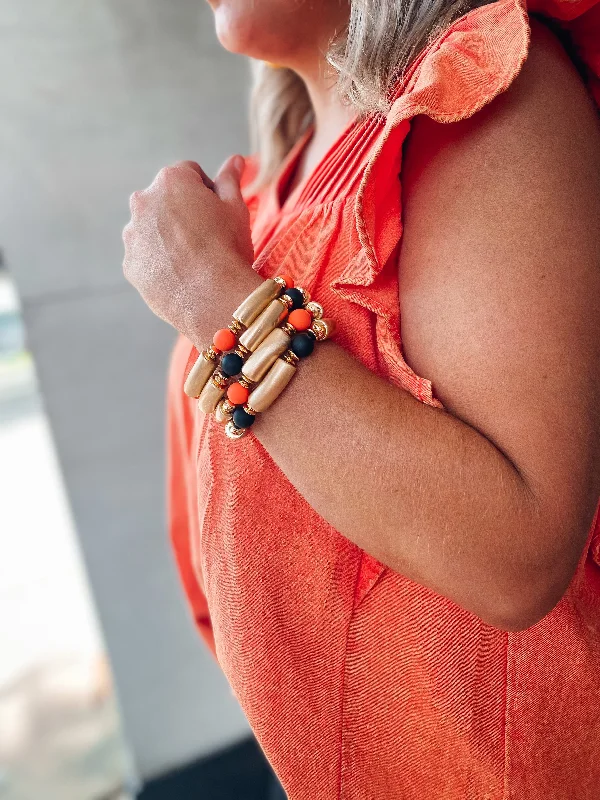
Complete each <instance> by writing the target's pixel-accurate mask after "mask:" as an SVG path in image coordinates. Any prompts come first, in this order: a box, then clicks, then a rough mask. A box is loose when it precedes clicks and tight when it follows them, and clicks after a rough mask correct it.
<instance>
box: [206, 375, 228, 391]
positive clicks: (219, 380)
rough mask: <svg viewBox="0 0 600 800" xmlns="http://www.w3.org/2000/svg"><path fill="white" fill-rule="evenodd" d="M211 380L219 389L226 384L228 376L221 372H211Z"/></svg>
mask: <svg viewBox="0 0 600 800" xmlns="http://www.w3.org/2000/svg"><path fill="white" fill-rule="evenodd" d="M210 379H211V381H212V383H213V384H214V386H216V387H217V388H219V389H224V388H225V387H226V386H227V383H228V381H229V378H227V377H226V376H225V375H223V373H222V372H213V374H212V375H211V378H210Z"/></svg>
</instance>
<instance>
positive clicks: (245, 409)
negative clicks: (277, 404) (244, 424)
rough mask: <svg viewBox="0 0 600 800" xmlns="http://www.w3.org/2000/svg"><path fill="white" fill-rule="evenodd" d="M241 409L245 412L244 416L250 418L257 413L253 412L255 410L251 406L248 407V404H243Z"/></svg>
mask: <svg viewBox="0 0 600 800" xmlns="http://www.w3.org/2000/svg"><path fill="white" fill-rule="evenodd" d="M242 408H243V409H244V411H245V412H246V414H252V416H255V415H256V413H257V412H256V411H255V410H254V409H253V408H252V406H249V405H248V403H244V405H243V406H242Z"/></svg>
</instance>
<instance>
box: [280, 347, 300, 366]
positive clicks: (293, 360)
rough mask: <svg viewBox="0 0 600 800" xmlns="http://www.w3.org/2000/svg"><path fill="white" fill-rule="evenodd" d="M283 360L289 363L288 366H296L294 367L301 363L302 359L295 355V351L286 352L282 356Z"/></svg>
mask: <svg viewBox="0 0 600 800" xmlns="http://www.w3.org/2000/svg"><path fill="white" fill-rule="evenodd" d="M281 358H282V359H283V360H284V361H287V363H288V364H294V365H296V364H297V363H298V362H299V361H300V359H299V358H298V356H297V355H296V353H294V351H293V350H286V351H285V353H284V354H283V355H282V356H281Z"/></svg>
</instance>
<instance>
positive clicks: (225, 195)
mask: <svg viewBox="0 0 600 800" xmlns="http://www.w3.org/2000/svg"><path fill="white" fill-rule="evenodd" d="M244 163H245V162H244V158H243V156H240V155H235V156H231V157H230V158H228V159H227V161H226V162H225V163H224V164H223V166H222V167H221V169H220V170H219V171H218V173H217V177H216V178H215V191H216V193H217V195H218V196H219V197H220V198H221V200H223V201H224V202H225V203H235V202H238V201H239V202H242V203H243V202H244V201H243V198H242V192H241V189H240V179H241V177H242V172H243V170H244Z"/></svg>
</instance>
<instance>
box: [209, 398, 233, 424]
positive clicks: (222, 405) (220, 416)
mask: <svg viewBox="0 0 600 800" xmlns="http://www.w3.org/2000/svg"><path fill="white" fill-rule="evenodd" d="M213 413H214V415H215V419H216V420H217V422H220V423H225V422H228V421H229V420H230V419H231V411H230V410H229V403H228V401H227V400H220V401H219V402H218V403H217V405H216V408H215V410H214V412H213Z"/></svg>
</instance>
